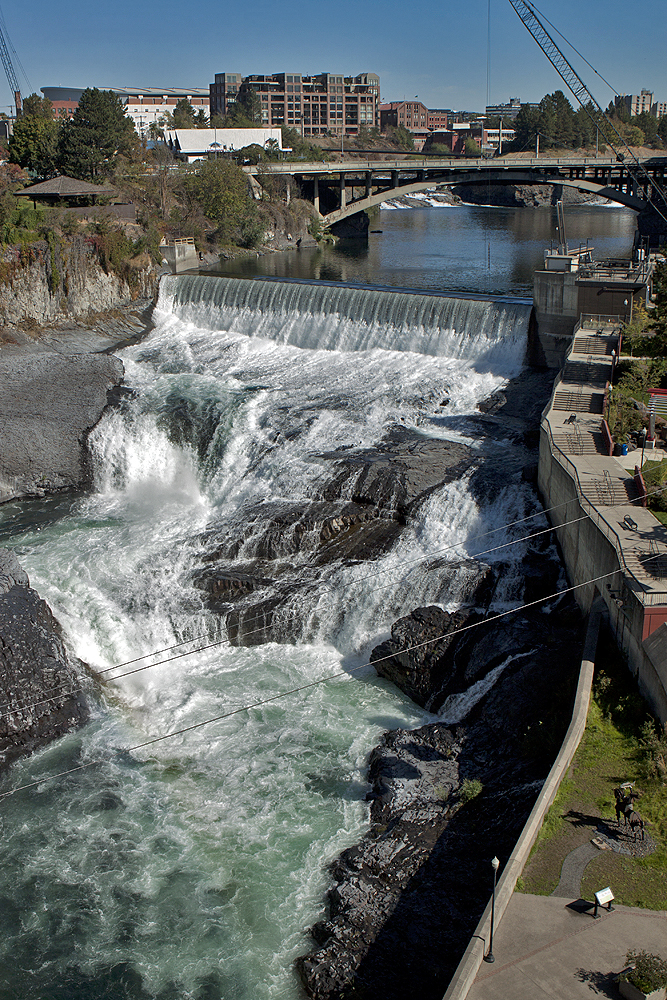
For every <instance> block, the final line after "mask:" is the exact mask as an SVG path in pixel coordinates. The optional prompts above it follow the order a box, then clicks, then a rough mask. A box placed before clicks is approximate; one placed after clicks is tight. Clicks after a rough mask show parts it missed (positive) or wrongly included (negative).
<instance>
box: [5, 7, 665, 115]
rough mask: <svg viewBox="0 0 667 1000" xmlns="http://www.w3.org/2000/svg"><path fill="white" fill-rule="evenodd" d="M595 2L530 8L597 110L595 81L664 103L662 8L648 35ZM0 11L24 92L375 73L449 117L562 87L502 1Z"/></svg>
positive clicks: (645, 20) (389, 97)
mask: <svg viewBox="0 0 667 1000" xmlns="http://www.w3.org/2000/svg"><path fill="white" fill-rule="evenodd" d="M489 6H490V11H491V31H490V52H491V57H490V72H489V73H488V74H487V40H488V37H489V33H488V11H489ZM591 8H592V5H582V4H580V3H579V2H577V0H540V4H539V11H540V12H542V13H543V14H544V15H545V16H546V17H547V18H548V19H549V20H551V21H552V22H553V24H554V25H555V26H556V27H557V28H558V29H559V30H560V31H562V32H563V34H564V35H565V36H566V37H567V38H568V40H569V41H570V42H571V43H572V44H573V45H574V46H576V48H578V49H579V50H580V52H582V53H583V55H584V56H585V57H586V59H587V60H588V61H589V62H590V63H591V64H592V65H593V66H594V67H595V69H596V70H597V71H598V73H599V74H600V75H599V76H598V75H596V73H595V72H594V71H593V70H592V69H590V68H589V67H588V66H586V65H585V63H584V62H582V60H581V59H579V58H578V57H577V56H576V55H575V54H574V53H573V52H572V50H571V49H568V48H567V47H566V46H564V45H563V43H562V40H561V39H559V38H558V36H555V37H556V40H557V41H558V42H559V44H561V45H562V47H563V48H564V51H565V53H566V55H567V56H568V58H569V59H570V60H571V61H572V63H573V65H574V67H575V69H576V70H577V72H579V73H580V75H581V76H582V78H583V80H584V82H585V83H586V84H587V86H588V87H589V89H590V90H591V92H592V93H593V94H594V95H595V97H596V98H597V100H598V101H599V103H600V104H601V105H602V106H603V107H606V105H607V104H608V103H609V101H610V100H612V99H613V91H612V90H611V89H610V88H609V87H608V86H607V85H606V84H605V83H604V82H603V80H602V79H601V78H602V77H604V78H606V80H608V81H609V82H610V83H611V84H612V86H613V88H615V89H617V91H618V92H619V93H639V92H640V90H641V89H642V88H643V87H645V88H647V89H649V90H652V91H653V92H654V93H655V95H656V99H657V100H667V67H666V66H665V64H664V59H663V57H662V39H663V38H664V30H663V29H664V27H665V26H667V8H666V6H665V0H646V2H645V3H644V4H643V5H642V19H641V21H642V24H644V25H648V27H649V30H647V32H646V33H645V35H642V34H641V33H640V31H639V30H638V29H637V28H636V27H634V26H633V25H630V24H628V19H627V7H626V5H622V4H621V2H620V0H609V2H608V3H607V4H606V5H605V17H604V23H603V24H602V23H599V14H598V13H596V11H595V10H593V9H591ZM3 13H4V15H5V17H4V23H5V27H6V31H7V33H8V35H9V38H10V40H11V45H12V47H13V49H14V50H15V52H16V54H17V56H18V58H15V57H14V52H12V53H11V54H12V59H13V61H14V66H15V70H16V74H17V76H18V78H19V84H20V87H21V92H22V93H23V94H24V96H25V95H27V94H28V93H31V92H33V91H34V92H37V93H39V92H40V88H41V87H46V86H62V87H88V86H97V87H100V88H101V89H104V88H107V87H135V86H136V87H148V86H151V87H161V86H164V87H179V88H180V87H183V88H188V87H206V86H208V84H209V83H211V82H212V81H213V78H214V75H215V73H219V72H221V71H222V72H240V73H241V74H243V75H244V76H245V75H250V74H253V73H275V72H280V71H289V70H295V71H296V72H301V73H313V74H315V73H321V72H340V73H344V74H345V75H349V76H354V75H356V74H358V73H362V72H373V73H377V74H378V75H379V77H380V82H381V94H382V100H383V101H399V100H402V99H407V100H411V99H413V98H414V97H417V98H418V99H419V100H420V101H422V102H423V103H424V104H425V105H426V106H427V107H431V108H439V107H447V108H453V109H456V110H478V111H481V110H483V109H484V107H485V106H486V104H487V97H488V101H489V103H491V104H497V103H503V102H506V101H508V100H509V98H510V97H514V96H516V97H520V98H521V100H522V101H524V102H532V101H538V100H539V99H540V98H541V97H542V96H543V95H544V94H546V93H551V92H553V91H554V90H557V89H563V90H564V91H566V88H565V85H564V84H563V83H562V81H561V80H560V78H559V77H558V75H557V74H556V72H555V70H554V69H553V67H551V65H550V64H549V63H548V61H547V59H546V57H545V56H544V54H543V53H542V52H541V51H540V49H539V48H538V46H537V44H536V43H535V41H534V40H533V39H532V38H531V37H530V35H529V34H528V32H527V31H526V29H525V27H524V26H523V25H522V24H521V22H520V20H519V18H518V17H517V16H516V14H515V12H514V11H513V9H512V7H511V6H510V4H509V3H508V2H507V0H490V3H489V2H488V0H471V3H469V4H468V5H467V7H466V8H465V11H464V12H461V11H460V10H459V9H457V10H455V11H451V12H450V11H449V10H448V9H447V6H446V5H443V4H442V3H435V2H432V0H425V2H423V3H422V4H421V5H420V6H419V8H418V16H415V15H414V14H413V13H412V12H411V11H410V10H406V8H405V5H402V4H398V3H395V2H394V0H390V2H387V3H385V4H384V5H383V7H382V14H381V16H380V15H378V13H377V9H376V8H368V7H366V6H364V7H360V6H359V5H358V4H356V3H352V2H351V0H339V3H338V4H336V5H335V7H332V6H331V5H330V4H327V3H325V2H324V0H309V2H307V3H305V4H304V2H303V0H300V2H298V3H297V2H295V0H284V2H283V3H282V4H281V5H280V7H279V8H277V7H276V6H275V4H270V3H268V2H267V0H257V2H256V3H255V4H254V5H253V7H252V11H251V14H250V16H249V14H248V9H247V8H240V7H239V5H238V4H236V3H230V2H223V3H222V4H221V3H219V2H218V3H215V4H214V3H212V2H211V0H202V2H201V3H200V4H199V5H198V7H197V18H196V19H190V20H187V19H186V18H185V17H184V12H183V8H182V5H180V4H176V3H174V2H173V0H163V2H161V3H160V4H157V3H156V2H154V0H145V2H144V3H143V4H142V5H140V6H139V7H138V6H137V5H130V4H129V3H128V2H127V0H119V3H118V4H116V5H115V6H114V13H113V19H112V20H111V19H110V17H109V13H108V8H106V9H100V10H98V9H96V8H91V7H90V5H84V4H83V3H82V2H81V0H69V2H68V3H66V4H65V5H64V6H60V7H58V8H54V7H53V6H52V5H50V4H47V3H45V0H34V2H33V5H32V7H31V16H30V18H29V19H26V18H21V17H19V16H18V15H17V14H16V13H15V10H8V11H3ZM21 66H22V67H24V69H25V74H26V76H27V80H26V79H25V77H24V75H23V73H22V71H21ZM1 86H2V89H1V90H0V110H2V111H5V112H7V111H8V108H9V106H10V104H11V102H12V95H11V93H10V88H9V85H8V83H7V80H6V76H5V74H4V73H3V74H2V78H1ZM566 92H567V91H566ZM567 93H568V97H570V99H571V102H572V103H573V104H575V103H576V102H575V100H574V98H572V97H571V95H570V94H569V92H567Z"/></svg>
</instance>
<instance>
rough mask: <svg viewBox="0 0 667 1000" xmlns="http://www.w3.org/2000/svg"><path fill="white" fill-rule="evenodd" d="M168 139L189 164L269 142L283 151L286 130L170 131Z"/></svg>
mask: <svg viewBox="0 0 667 1000" xmlns="http://www.w3.org/2000/svg"><path fill="white" fill-rule="evenodd" d="M165 138H166V141H167V144H168V145H169V148H170V149H171V151H172V153H173V154H174V156H176V157H178V159H179V160H185V161H186V162H187V163H194V162H195V160H203V159H204V158H205V157H208V156H215V154H216V153H231V152H234V151H235V150H239V149H243V148H244V147H245V146H253V145H257V146H261V147H262V149H265V148H266V146H267V143H271V144H273V142H275V143H276V144H277V146H276V148H277V149H281V150H282V148H283V137H282V131H281V129H279V128H176V129H166V130H165Z"/></svg>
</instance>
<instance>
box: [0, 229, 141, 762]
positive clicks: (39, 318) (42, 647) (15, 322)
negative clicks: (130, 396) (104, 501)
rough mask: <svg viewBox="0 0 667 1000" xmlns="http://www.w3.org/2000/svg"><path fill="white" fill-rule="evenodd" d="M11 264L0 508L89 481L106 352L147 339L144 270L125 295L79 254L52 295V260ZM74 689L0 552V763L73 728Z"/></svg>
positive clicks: (42, 609) (110, 387) (78, 671)
mask: <svg viewBox="0 0 667 1000" xmlns="http://www.w3.org/2000/svg"><path fill="white" fill-rule="evenodd" d="M14 263H15V264H16V266H13V265H12V266H6V269H5V273H4V278H5V280H4V283H3V289H2V296H0V323H2V324H3V325H0V385H1V386H2V391H1V392H0V502H3V501H5V502H6V501H8V500H11V499H13V498H15V497H19V498H20V497H22V496H30V495H33V496H34V495H37V496H40V495H43V494H46V493H53V492H57V491H61V490H67V489H76V488H80V487H82V486H85V485H86V484H87V483H89V482H90V477H91V469H90V463H89V459H88V450H87V437H88V434H89V432H90V430H91V429H92V428H93V427H94V426H95V425H96V424H97V422H98V421H99V419H100V417H101V416H102V413H103V412H104V410H105V408H106V407H107V405H108V403H109V401H110V399H112V398H113V396H114V394H115V393H117V392H118V391H119V387H120V384H121V382H122V378H123V373H124V369H123V365H122V362H121V361H120V360H119V359H118V358H115V357H111V356H109V355H108V353H106V352H109V351H110V350H112V349H113V347H114V346H117V345H118V344H120V343H124V342H127V341H128V340H131V339H135V338H136V337H138V336H140V335H141V334H142V333H143V332H144V331H145V330H146V328H147V326H148V325H149V322H150V320H149V310H150V306H151V302H150V300H148V299H146V298H144V299H141V298H139V297H138V294H137V293H138V292H142V293H144V294H151V295H152V292H153V287H154V281H155V279H154V276H153V274H152V273H151V272H150V271H148V270H147V271H146V272H145V273H143V274H142V275H138V276H137V280H136V281H133V282H132V285H133V287H130V284H128V282H127V281H123V280H121V279H119V278H118V277H116V276H114V275H112V274H106V273H105V272H104V270H103V268H102V267H101V266H100V265H99V263H98V262H97V261H96V260H95V259H94V255H93V254H92V253H89V252H88V250H87V249H86V248H85V246H84V247H83V249H81V252H80V253H78V254H76V253H74V254H72V255H71V256H70V258H69V260H68V265H67V269H66V270H65V271H64V272H60V273H59V277H58V282H56V283H55V284H56V286H57V287H56V289H55V294H54V292H53V291H52V289H53V285H54V282H53V275H52V272H51V270H50V269H51V267H52V265H53V259H52V258H51V256H50V255H47V256H46V257H45V258H44V259H40V258H37V259H35V260H33V261H32V263H31V264H30V265H29V266H26V267H22V266H20V262H19V263H16V262H14ZM9 264H10V265H11V264H12V262H9ZM5 265H8V262H7V261H5ZM9 272H11V276H10V277H7V274H8V273H9ZM65 283H66V285H67V287H66V288H65ZM47 324H49V325H47ZM82 685H83V686H85V685H86V673H85V667H84V664H82V663H81V662H80V661H78V660H76V659H75V658H73V657H71V656H70V655H69V653H68V651H67V648H66V646H65V643H64V641H63V636H62V631H61V628H60V625H59V624H58V622H57V621H56V619H55V618H54V616H53V614H52V613H51V610H50V608H49V607H48V605H47V604H46V603H45V602H44V601H43V600H42V599H41V598H40V597H39V595H38V594H37V593H36V592H35V591H34V590H33V589H32V588H31V587H30V586H29V581H28V577H27V575H26V574H25V572H24V571H23V570H22V568H21V566H20V564H19V563H18V561H17V559H16V557H15V555H14V554H13V553H12V552H11V551H9V550H7V549H0V699H1V700H2V703H3V710H2V713H1V714H0V765H6V764H7V763H9V762H10V761H11V760H13V759H15V758H16V757H19V756H21V755H23V754H27V753H31V752H32V751H34V750H35V749H37V748H38V747H40V746H43V745H45V744H46V743H49V742H50V741H52V740H55V739H58V738H59V737H60V736H62V735H64V734H65V733H66V732H68V731H70V730H71V729H73V728H76V727H77V726H79V725H82V724H83V723H84V722H85V720H86V718H87V709H86V704H85V700H84V695H83V693H82V690H81V689H82Z"/></svg>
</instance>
